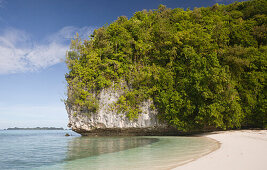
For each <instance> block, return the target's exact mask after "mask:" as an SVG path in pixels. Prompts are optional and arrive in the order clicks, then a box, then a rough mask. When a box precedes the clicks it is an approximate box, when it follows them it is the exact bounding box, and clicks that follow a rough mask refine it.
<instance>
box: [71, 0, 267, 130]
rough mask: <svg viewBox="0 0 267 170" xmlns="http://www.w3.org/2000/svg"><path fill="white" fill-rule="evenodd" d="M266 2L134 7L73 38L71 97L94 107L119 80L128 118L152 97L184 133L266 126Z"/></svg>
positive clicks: (163, 116) (122, 108) (164, 115)
mask: <svg viewBox="0 0 267 170" xmlns="http://www.w3.org/2000/svg"><path fill="white" fill-rule="evenodd" d="M266 14H267V1H266V0H253V1H247V2H239V3H237V2H236V3H233V4H230V5H227V6H225V5H218V4H215V5H214V6H212V7H207V8H195V9H194V10H186V11H185V10H183V9H179V8H177V9H173V10H172V9H168V8H166V7H165V6H163V5H161V6H159V8H158V9H157V10H153V11H152V10H150V11H146V10H144V11H141V12H136V13H135V14H134V16H133V17H132V18H130V19H127V18H126V17H123V16H122V17H119V18H118V19H117V20H116V21H115V22H113V23H111V24H110V25H108V26H104V27H101V28H99V29H97V30H95V32H94V34H93V35H92V36H91V39H90V40H85V41H84V42H81V40H80V39H79V37H78V36H77V37H76V39H75V40H73V41H72V44H71V50H70V51H69V52H68V55H67V59H66V62H67V64H68V68H69V70H70V71H69V73H68V74H67V75H66V79H67V82H68V84H69V91H71V93H70V94H69V96H68V100H67V102H69V103H71V104H74V105H76V106H78V107H79V108H80V109H87V110H89V111H92V112H95V111H97V109H98V103H97V99H96V97H97V94H99V92H100V90H101V89H103V88H106V87H109V86H111V85H112V84H113V83H115V84H116V85H118V88H123V87H121V86H120V82H126V83H127V85H128V87H130V89H127V88H125V89H124V90H125V94H124V95H123V96H121V97H120V99H119V101H118V102H117V103H114V108H116V109H117V110H118V112H121V111H122V112H124V113H126V114H127V115H128V117H129V118H130V119H134V118H136V117H137V116H138V113H140V108H139V105H140V103H141V102H143V101H145V100H148V99H151V100H153V101H154V104H155V106H152V107H155V108H156V109H157V110H158V111H159V117H160V119H163V120H165V121H167V122H168V123H169V124H170V125H173V126H175V127H177V128H178V129H179V130H184V131H188V130H193V129H207V128H215V127H216V128H222V129H227V128H235V127H241V126H246V127H266V123H267V115H266V110H267V99H266V93H267V90H266V76H267V73H266V65H267V56H266V54H267V46H266V41H267V40H266V31H267V25H266V24H267V22H266V21H267V16H266Z"/></svg>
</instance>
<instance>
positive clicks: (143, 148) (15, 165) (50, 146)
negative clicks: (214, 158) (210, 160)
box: [0, 130, 219, 170]
mask: <svg viewBox="0 0 267 170" xmlns="http://www.w3.org/2000/svg"><path fill="white" fill-rule="evenodd" d="M66 133H68V134H70V135H71V136H69V137H66V136H65V134H66ZM218 147H219V144H218V143H217V142H216V141H214V140H212V139H209V138H205V137H178V136H175V137H174V136H172V137H159V136H151V137H148V136H142V137H81V136H80V135H79V134H77V133H75V132H72V131H70V130H0V169H1V170H20V169H21V170H31V169H32V170H35V169H36V170H53V169H55V170H61V169H62V170H63V169H64V170H65V169H66V170H90V169H93V170H94V169H144V170H148V169H171V168H174V167H176V166H179V165H181V164H184V163H187V162H189V161H192V160H194V159H196V158H199V157H201V156H203V155H205V154H207V153H209V152H211V151H213V150H215V149H216V148H218Z"/></svg>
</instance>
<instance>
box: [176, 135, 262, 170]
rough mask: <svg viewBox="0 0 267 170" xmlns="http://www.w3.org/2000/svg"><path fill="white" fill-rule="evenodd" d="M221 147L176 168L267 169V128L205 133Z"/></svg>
mask: <svg viewBox="0 0 267 170" xmlns="http://www.w3.org/2000/svg"><path fill="white" fill-rule="evenodd" d="M204 136H206V137H209V138H212V139H215V140H217V141H218V142H220V143H221V147H220V148H219V149H218V150H216V151H214V152H212V153H210V154H208V155H206V156H204V157H201V158H199V159H197V160H195V161H192V162H190V163H188V164H185V165H182V166H179V167H176V168H174V170H215V169H216V170H254V169H255V170H256V169H257V170H266V169H267V130H240V131H225V132H214V133H209V134H205V135H204Z"/></svg>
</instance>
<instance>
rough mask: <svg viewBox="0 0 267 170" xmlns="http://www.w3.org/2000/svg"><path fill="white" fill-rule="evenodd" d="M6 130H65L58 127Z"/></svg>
mask: <svg viewBox="0 0 267 170" xmlns="http://www.w3.org/2000/svg"><path fill="white" fill-rule="evenodd" d="M6 130H64V128H56V127H35V128H18V127H14V128H7V129H6Z"/></svg>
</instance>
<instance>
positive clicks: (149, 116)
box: [66, 87, 176, 136]
mask: <svg viewBox="0 0 267 170" xmlns="http://www.w3.org/2000/svg"><path fill="white" fill-rule="evenodd" d="M69 93H70V92H69ZM122 94H123V91H122V90H118V89H116V90H115V88H114V87H110V88H106V89H103V90H101V91H100V93H99V95H98V96H97V99H98V101H99V109H98V111H97V112H96V113H89V112H87V111H84V112H79V111H77V110H76V109H75V106H73V105H70V104H66V109H67V112H68V117H69V124H68V126H69V127H71V128H72V130H74V131H75V132H78V133H80V134H82V135H84V136H87V135H105V136H106V135H170V134H173V133H175V132H176V130H174V129H171V128H169V127H168V126H167V125H166V124H165V123H163V122H160V121H159V120H158V118H157V114H158V112H157V110H156V109H154V110H153V109H151V107H150V106H151V104H152V103H153V101H151V100H147V101H145V102H142V105H141V107H140V108H141V110H142V112H141V113H140V114H139V116H138V118H137V119H134V120H129V118H128V117H127V116H126V114H124V113H117V112H116V110H112V109H110V106H111V105H112V104H114V102H116V101H117V100H118V99H119V97H120V95H122ZM170 129H171V130H170Z"/></svg>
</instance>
